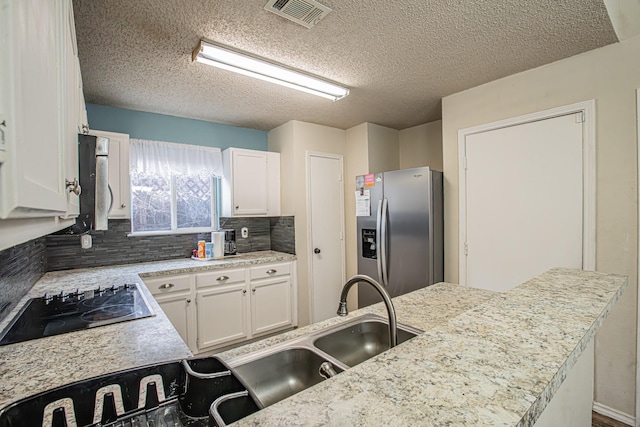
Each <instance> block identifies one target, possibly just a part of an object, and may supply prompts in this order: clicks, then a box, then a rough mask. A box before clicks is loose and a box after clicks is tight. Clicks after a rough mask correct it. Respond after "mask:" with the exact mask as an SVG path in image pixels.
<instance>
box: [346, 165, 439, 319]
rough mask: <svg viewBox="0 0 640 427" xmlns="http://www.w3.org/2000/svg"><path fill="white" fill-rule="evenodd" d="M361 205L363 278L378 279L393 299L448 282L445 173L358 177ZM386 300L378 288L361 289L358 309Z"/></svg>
mask: <svg viewBox="0 0 640 427" xmlns="http://www.w3.org/2000/svg"><path fill="white" fill-rule="evenodd" d="M367 196H368V197H367ZM356 199H357V204H358V209H357V212H356V214H357V215H358V216H357V219H358V274H366V275H368V276H371V277H373V278H374V279H376V280H377V281H378V282H380V284H381V285H383V286H385V288H386V289H387V291H388V292H389V294H390V295H391V296H392V297H395V296H398V295H403V294H406V293H408V292H412V291H415V290H417V289H420V288H423V287H425V286H429V285H432V284H434V283H437V282H441V281H442V280H444V245H443V240H444V230H443V229H444V223H443V215H444V214H443V193H442V172H438V171H434V170H431V169H430V168H428V167H422V168H414V169H403V170H397V171H390V172H382V173H376V174H369V175H361V176H357V177H356ZM367 199H368V200H367ZM380 300H381V299H380V295H378V293H377V292H376V290H375V289H374V288H373V287H372V286H369V285H367V284H365V283H361V284H359V285H358V307H365V306H367V305H371V304H373V303H376V302H379V301H380Z"/></svg>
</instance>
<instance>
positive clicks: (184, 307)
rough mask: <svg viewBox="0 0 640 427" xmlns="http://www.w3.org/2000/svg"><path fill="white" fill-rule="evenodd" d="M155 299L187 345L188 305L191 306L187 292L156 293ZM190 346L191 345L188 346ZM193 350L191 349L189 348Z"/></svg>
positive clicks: (188, 339) (188, 337) (188, 338)
mask: <svg viewBox="0 0 640 427" xmlns="http://www.w3.org/2000/svg"><path fill="white" fill-rule="evenodd" d="M155 298H156V301H158V304H159V305H160V308H161V309H162V311H164V314H166V315H167V317H168V318H169V321H171V324H172V325H173V327H174V328H176V331H178V334H180V337H181V338H182V341H184V342H185V343H187V345H189V342H190V336H189V323H190V322H189V307H190V306H191V297H190V295H189V293H188V292H186V293H185V292H169V293H167V294H163V295H156V296H155ZM190 348H191V347H190ZM191 350H192V351H193V349H191Z"/></svg>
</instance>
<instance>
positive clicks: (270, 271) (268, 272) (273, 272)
mask: <svg viewBox="0 0 640 427" xmlns="http://www.w3.org/2000/svg"><path fill="white" fill-rule="evenodd" d="M277 272H278V270H274V269H273V268H272V269H271V270H267V274H276V273H277Z"/></svg>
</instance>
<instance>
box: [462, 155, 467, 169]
mask: <svg viewBox="0 0 640 427" xmlns="http://www.w3.org/2000/svg"><path fill="white" fill-rule="evenodd" d="M462 168H463V169H464V170H467V156H464V157H463V158H462Z"/></svg>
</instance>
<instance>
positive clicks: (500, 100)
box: [442, 37, 640, 415]
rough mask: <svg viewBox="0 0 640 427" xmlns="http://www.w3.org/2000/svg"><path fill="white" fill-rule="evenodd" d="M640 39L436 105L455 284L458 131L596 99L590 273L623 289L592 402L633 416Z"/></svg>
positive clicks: (602, 341) (449, 275)
mask: <svg viewBox="0 0 640 427" xmlns="http://www.w3.org/2000/svg"><path fill="white" fill-rule="evenodd" d="M638 87H640V37H635V38H633V39H629V40H625V41H623V42H622V43H619V44H615V45H611V46H607V47H604V48H601V49H597V50H594V51H591V52H587V53H585V54H582V55H578V56H575V57H572V58H569V59H566V60H563V61H559V62H556V63H553V64H549V65H546V66H543V67H540V68H536V69H533V70H529V71H526V72H523V73H520V74H517V75H513V76H510V77H506V78H504V79H501V80H497V81H494V82H491V83H488V84H485V85H483V86H479V87H476V88H473V89H470V90H467V91H464V92H461V93H458V94H455V95H451V96H448V97H446V98H444V99H443V101H442V122H443V158H444V159H443V160H444V176H445V280H446V281H450V282H457V281H458V151H457V150H458V130H459V129H463V128H467V127H471V126H475V125H479V124H483V123H490V122H494V121H498V120H502V119H506V118H510V117H515V116H519V115H523V114H528V113H532V112H536V111H541V110H545V109H549V108H553V107H559V106H563V105H568V104H572V103H575V102H579V101H585V100H589V99H595V100H596V162H597V185H596V187H597V189H596V191H597V202H596V204H597V206H596V209H597V212H596V216H597V219H596V221H597V222H596V227H597V231H596V241H597V247H596V251H597V255H596V268H597V270H599V271H605V272H612V273H621V274H625V275H628V276H629V284H630V286H629V289H628V290H627V291H626V292H625V294H624V295H623V296H622V299H621V301H620V303H619V304H618V305H617V306H616V307H615V308H614V309H613V312H612V313H611V316H610V317H609V318H608V319H607V321H606V322H605V325H604V326H603V328H602V329H601V331H600V332H599V333H598V335H597V338H596V368H595V370H596V375H595V384H596V385H595V399H596V401H597V402H599V403H602V404H604V405H606V406H609V407H611V408H614V409H616V410H619V411H622V412H623V413H626V414H629V415H633V414H634V413H635V400H634V399H635V357H636V356H635V346H636V295H637V294H636V288H637V285H636V284H637V261H638V257H637V255H638V254H637V243H638V242H637V236H638V228H637V219H638V211H637V195H638V189H637V159H638V154H637V148H636V146H637V143H638V139H637V131H636V105H635V102H636V92H635V91H636V88H638Z"/></svg>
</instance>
